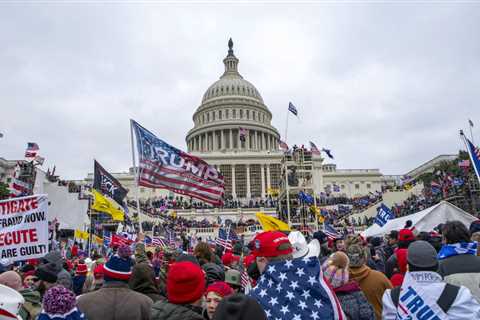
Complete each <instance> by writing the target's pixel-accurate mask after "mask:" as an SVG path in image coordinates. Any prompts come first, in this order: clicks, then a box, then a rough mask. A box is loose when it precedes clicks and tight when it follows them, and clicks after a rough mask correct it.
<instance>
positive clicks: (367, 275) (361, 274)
mask: <svg viewBox="0 0 480 320" xmlns="http://www.w3.org/2000/svg"><path fill="white" fill-rule="evenodd" d="M350 279H351V280H355V281H356V282H358V284H359V285H360V288H361V289H362V291H363V293H364V294H365V296H366V297H367V300H368V302H370V304H371V305H372V307H373V309H374V311H375V318H376V319H377V320H381V319H382V296H383V293H384V292H385V290H386V289H391V288H392V284H391V283H390V280H388V278H387V277H386V276H385V275H384V274H383V273H381V272H379V271H375V270H372V269H370V268H369V267H367V266H366V265H363V266H361V267H358V268H352V267H350Z"/></svg>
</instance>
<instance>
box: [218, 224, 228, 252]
mask: <svg viewBox="0 0 480 320" xmlns="http://www.w3.org/2000/svg"><path fill="white" fill-rule="evenodd" d="M215 244H217V245H219V246H221V247H222V248H225V250H232V239H230V238H229V236H228V233H227V231H225V229H224V228H220V229H218V237H217V239H216V240H215Z"/></svg>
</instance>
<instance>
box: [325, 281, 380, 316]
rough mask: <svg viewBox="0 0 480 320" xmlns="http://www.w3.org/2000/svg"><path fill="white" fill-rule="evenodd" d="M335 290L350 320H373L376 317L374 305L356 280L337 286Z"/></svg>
mask: <svg viewBox="0 0 480 320" xmlns="http://www.w3.org/2000/svg"><path fill="white" fill-rule="evenodd" d="M334 291H335V294H336V295H337V298H338V300H339V301H340V304H341V305H342V310H343V312H345V315H346V316H347V319H348V320H371V319H373V318H374V317H375V315H374V311H373V308H372V306H371V305H370V303H369V302H368V300H367V298H366V297H365V295H364V294H363V292H362V289H361V288H360V287H359V286H358V283H356V282H355V281H351V282H349V283H346V284H344V285H343V286H341V287H338V288H335V289H334Z"/></svg>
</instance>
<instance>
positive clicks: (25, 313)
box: [19, 289, 42, 320]
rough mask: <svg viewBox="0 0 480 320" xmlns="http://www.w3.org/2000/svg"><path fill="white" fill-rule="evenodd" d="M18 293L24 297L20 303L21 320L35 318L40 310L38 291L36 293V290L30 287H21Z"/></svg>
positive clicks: (32, 319)
mask: <svg viewBox="0 0 480 320" xmlns="http://www.w3.org/2000/svg"><path fill="white" fill-rule="evenodd" d="M19 293H20V294H21V295H22V297H23V298H24V299H25V303H24V304H23V305H22V308H21V309H20V313H19V315H20V316H21V317H22V319H23V320H34V319H36V318H37V316H38V314H39V313H40V312H41V311H42V300H41V299H40V293H38V291H33V290H32V289H22V290H20V291H19Z"/></svg>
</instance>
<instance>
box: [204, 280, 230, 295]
mask: <svg viewBox="0 0 480 320" xmlns="http://www.w3.org/2000/svg"><path fill="white" fill-rule="evenodd" d="M209 292H215V293H216V294H218V295H219V296H221V297H223V298H225V297H227V296H229V295H231V294H233V289H232V288H230V286H229V285H228V284H227V283H226V282H223V281H217V282H214V283H212V284H211V285H209V286H208V288H207V291H205V295H207V294H208V293H209Z"/></svg>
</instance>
